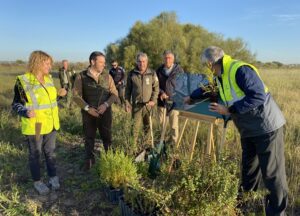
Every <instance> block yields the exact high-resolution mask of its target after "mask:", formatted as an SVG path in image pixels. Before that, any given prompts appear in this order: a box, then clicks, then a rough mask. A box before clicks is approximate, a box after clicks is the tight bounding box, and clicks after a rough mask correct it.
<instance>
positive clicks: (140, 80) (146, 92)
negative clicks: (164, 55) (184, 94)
mask: <svg viewBox="0 0 300 216" xmlns="http://www.w3.org/2000/svg"><path fill="white" fill-rule="evenodd" d="M158 92H159V84H158V78H157V75H156V73H155V71H153V70H151V69H149V68H148V69H147V70H146V71H145V73H144V74H141V73H140V71H138V69H133V70H132V71H130V72H129V73H128V76H127V85H126V90H125V99H126V101H127V102H129V103H131V104H132V105H137V104H145V103H148V102H149V101H154V102H156V101H157V97H158Z"/></svg>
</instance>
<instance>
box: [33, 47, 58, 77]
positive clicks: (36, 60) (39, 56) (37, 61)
mask: <svg viewBox="0 0 300 216" xmlns="http://www.w3.org/2000/svg"><path fill="white" fill-rule="evenodd" d="M47 60H50V62H51V65H52V64H53V59H52V57H51V56H50V55H49V54H47V53H45V52H44V51H41V50H36V51H33V52H32V53H31V54H30V57H29V61H28V70H29V72H30V73H32V74H34V75H37V74H38V72H39V71H40V70H41V68H42V66H43V63H44V62H45V61H47Z"/></svg>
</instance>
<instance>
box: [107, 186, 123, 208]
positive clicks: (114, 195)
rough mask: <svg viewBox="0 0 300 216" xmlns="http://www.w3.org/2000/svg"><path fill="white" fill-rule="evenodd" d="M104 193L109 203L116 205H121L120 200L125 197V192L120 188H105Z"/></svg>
mask: <svg viewBox="0 0 300 216" xmlns="http://www.w3.org/2000/svg"><path fill="white" fill-rule="evenodd" d="M104 192H105V194H106V197H107V198H108V199H109V201H110V202H111V203H112V204H115V205H117V204H118V203H119V198H120V197H121V196H122V195H123V190H122V189H119V188H112V187H105V188H104Z"/></svg>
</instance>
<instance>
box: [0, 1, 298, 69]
mask: <svg viewBox="0 0 300 216" xmlns="http://www.w3.org/2000/svg"><path fill="white" fill-rule="evenodd" d="M161 12H176V14H177V16H178V22H179V23H181V24H187V23H191V24H194V25H200V26H202V27H204V28H205V29H206V30H208V31H209V32H214V33H217V34H221V35H223V37H224V38H242V39H243V40H244V41H245V42H246V44H247V47H248V49H249V50H250V51H251V52H252V53H255V54H256V57H257V60H259V61H262V62H268V61H279V62H282V63H285V64H294V63H297V64H299V63H300V1H299V0H226V1H224V0H223V1H222V0H205V1H203V0H198V1H197V0H139V1H138V0H126V1H125V0H124V1H121V0H105V1H102V0H81V1H80V0H72V1H71V0H51V1H50V0H49V1H45V0H44V1H43V0H0V29H1V30H0V61H14V60H17V59H20V60H25V61H26V60H27V59H28V56H29V55H30V53H31V52H32V51H33V50H43V51H46V52H47V53H49V54H50V55H52V56H53V58H54V60H56V61H60V60H62V59H69V60H70V61H88V57H89V54H90V53H91V52H92V51H95V50H97V51H104V49H105V47H106V46H107V45H108V44H109V43H113V42H116V41H117V40H120V39H122V38H124V37H126V36H127V34H128V33H129V31H130V28H131V27H132V26H133V25H134V23H135V22H137V21H142V22H149V21H150V20H151V19H153V18H154V17H156V16H158V15H159V14H160V13H161ZM212 45H213V44H212ZM228 54H229V55H230V53H228Z"/></svg>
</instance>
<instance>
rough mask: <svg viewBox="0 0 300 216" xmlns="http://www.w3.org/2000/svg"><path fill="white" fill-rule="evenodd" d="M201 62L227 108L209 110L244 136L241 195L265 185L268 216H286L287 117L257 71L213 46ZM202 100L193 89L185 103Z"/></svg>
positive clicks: (199, 91)
mask: <svg viewBox="0 0 300 216" xmlns="http://www.w3.org/2000/svg"><path fill="white" fill-rule="evenodd" d="M202 62H203V63H205V64H206V66H207V67H208V68H209V69H210V70H211V71H212V72H213V74H214V75H215V76H216V78H217V79H216V80H217V83H218V86H219V95H220V97H221V99H222V101H223V102H224V104H225V106H224V105H222V104H218V103H211V104H210V105H209V109H210V111H213V112H217V113H219V114H222V115H230V116H231V118H232V120H233V122H234V124H235V126H236V127H237V128H238V130H239V132H240V135H241V145H242V181H241V191H256V190H257V188H258V186H259V183H260V182H261V180H263V182H264V185H265V186H266V188H267V189H268V190H269V192H270V193H269V194H268V195H267V197H266V201H267V202H266V214H267V215H272V216H273V215H284V214H285V213H284V212H285V209H286V207H287V203H288V186H287V181H286V172H285V159H284V135H283V125H284V124H285V118H284V116H283V114H282V112H281V111H280V109H279V107H278V105H277V104H276V103H275V101H274V99H273V97H272V96H271V94H270V92H269V90H268V88H267V86H266V85H265V84H264V82H263V81H262V80H261V78H260V76H259V73H258V70H257V69H256V68H255V67H254V66H253V65H251V64H248V63H245V62H242V61H239V60H234V59H232V58H231V57H230V56H229V55H226V54H225V53H224V51H223V50H222V49H221V48H219V47H215V46H211V47H208V48H207V49H205V51H204V53H203V55H202ZM201 97H204V95H203V92H202V90H201V89H197V90H195V91H194V92H193V93H192V94H191V95H190V97H188V98H186V101H189V100H190V99H198V98H201Z"/></svg>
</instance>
